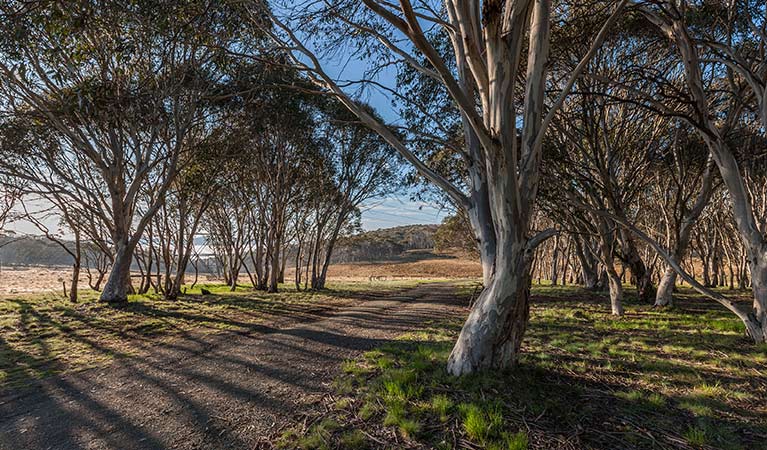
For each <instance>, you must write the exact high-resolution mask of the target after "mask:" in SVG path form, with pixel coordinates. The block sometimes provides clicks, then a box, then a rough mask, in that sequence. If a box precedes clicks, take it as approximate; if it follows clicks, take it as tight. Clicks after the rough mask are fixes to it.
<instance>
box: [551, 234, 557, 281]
mask: <svg viewBox="0 0 767 450" xmlns="http://www.w3.org/2000/svg"><path fill="white" fill-rule="evenodd" d="M558 277H559V236H557V237H555V238H554V251H553V253H552V255H551V274H550V275H549V280H551V285H552V286H556V285H557V284H558V281H559V280H558Z"/></svg>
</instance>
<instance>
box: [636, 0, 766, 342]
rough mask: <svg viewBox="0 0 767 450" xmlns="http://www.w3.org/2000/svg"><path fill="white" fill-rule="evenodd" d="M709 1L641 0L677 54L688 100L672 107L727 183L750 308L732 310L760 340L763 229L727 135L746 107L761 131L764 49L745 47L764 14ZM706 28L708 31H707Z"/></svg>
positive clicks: (757, 33) (758, 36) (757, 34)
mask: <svg viewBox="0 0 767 450" xmlns="http://www.w3.org/2000/svg"><path fill="white" fill-rule="evenodd" d="M710 6H714V5H699V4H698V3H697V2H695V3H690V2H687V1H681V2H671V1H661V2H654V3H650V4H645V5H642V8H641V11H642V13H643V15H644V17H645V18H646V19H647V20H648V21H649V22H650V23H651V24H653V25H654V26H655V27H657V30H658V31H659V32H660V33H661V35H662V36H664V37H665V38H667V39H668V40H669V41H670V42H671V43H673V44H674V49H675V51H677V52H678V55H679V58H678V65H679V68H680V71H682V72H683V73H684V77H685V83H686V89H687V95H689V98H690V100H691V101H690V102H689V106H688V108H687V110H686V111H684V112H683V113H679V112H677V111H675V112H674V113H675V114H678V115H680V116H681V117H682V118H683V119H684V120H685V121H687V122H688V123H689V124H690V125H691V126H692V127H694V128H695V129H696V131H697V132H698V134H699V135H700V137H701V139H702V140H703V141H704V142H705V143H706V146H707V147H708V150H709V152H710V154H711V157H712V159H713V160H714V162H715V163H716V166H717V167H718V169H719V173H720V175H721V177H722V181H723V183H724V185H725V186H726V188H727V192H728V194H729V198H730V202H731V205H732V209H733V216H734V218H735V222H736V224H737V227H738V231H739V234H740V237H741V240H742V242H743V246H744V248H745V250H746V253H747V255H748V261H749V269H750V272H751V283H752V291H753V295H754V301H753V307H752V308H751V310H750V311H742V310H739V309H733V312H734V313H735V314H737V315H738V317H739V318H740V319H741V320H742V321H743V323H744V324H745V326H746V329H747V332H748V334H749V336H750V337H751V338H752V339H754V341H756V342H764V341H765V340H767V239H766V238H765V234H766V232H767V230H766V229H765V222H764V220H762V219H761V218H760V217H759V216H758V215H757V212H756V211H755V209H754V203H753V201H752V198H751V196H750V195H749V192H748V190H747V188H746V182H745V180H744V176H743V173H742V171H741V167H740V164H739V162H738V158H737V155H736V153H735V151H734V150H733V148H732V146H731V144H730V142H729V141H728V135H729V134H730V133H731V132H732V131H733V129H735V128H736V125H739V124H740V123H741V121H742V120H743V119H744V117H743V116H744V108H746V107H748V108H749V109H750V110H752V111H754V112H755V113H756V116H757V117H758V118H759V120H760V121H761V122H762V123H761V124H760V125H759V127H758V128H760V132H762V133H763V132H764V125H765V124H767V114H766V113H767V110H765V108H764V105H765V102H764V101H763V98H764V95H763V94H764V92H765V91H764V88H763V86H764V85H765V83H764V81H765V78H764V77H765V72H764V70H763V67H764V64H763V63H762V61H763V59H760V58H761V55H762V54H763V52H760V51H758V50H754V51H751V50H750V49H752V48H757V49H758V48H759V46H758V45H757V47H753V46H752V45H751V44H752V43H753V42H754V41H756V42H765V40H764V23H765V16H764V10H763V5H762V6H756V7H754V3H752V2H745V3H741V2H733V3H732V4H731V7H730V8H727V7H724V6H723V7H721V8H717V7H710ZM701 12H705V13H704V14H700V13H701ZM753 14H759V15H760V17H755V16H753ZM711 28H714V31H715V32H716V33H715V34H714V33H711V32H709V31H708V30H709V29H711ZM743 29H746V30H748V31H747V32H742V33H741V34H739V35H737V37H736V35H735V34H734V33H735V32H736V31H738V30H740V31H742V30H743ZM741 38H743V39H741ZM741 44H742V47H740V45H741ZM762 47H763V46H762ZM709 50H713V51H709ZM741 50H742V51H741ZM744 52H748V54H749V55H751V57H750V59H746V60H745V61H744V64H737V63H736V62H735V59H737V57H738V55H743V54H744ZM648 102H652V103H653V104H654V105H655V106H656V107H657V108H659V109H666V110H668V105H664V104H659V103H658V102H657V101H656V102H654V101H653V99H648ZM746 117H747V115H746Z"/></svg>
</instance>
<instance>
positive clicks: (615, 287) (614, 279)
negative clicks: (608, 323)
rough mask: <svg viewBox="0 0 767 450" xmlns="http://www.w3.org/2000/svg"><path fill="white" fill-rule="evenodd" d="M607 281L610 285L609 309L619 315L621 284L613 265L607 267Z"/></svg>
mask: <svg viewBox="0 0 767 450" xmlns="http://www.w3.org/2000/svg"><path fill="white" fill-rule="evenodd" d="M607 281H608V284H609V285H610V310H611V312H612V314H613V315H615V316H619V317H620V316H622V315H623V284H621V278H620V276H619V275H618V272H616V271H615V268H614V267H612V268H609V269H607Z"/></svg>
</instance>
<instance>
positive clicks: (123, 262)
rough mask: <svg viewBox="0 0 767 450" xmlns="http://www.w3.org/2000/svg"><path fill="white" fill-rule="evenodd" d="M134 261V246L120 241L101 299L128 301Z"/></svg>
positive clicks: (103, 300) (105, 300)
mask: <svg viewBox="0 0 767 450" xmlns="http://www.w3.org/2000/svg"><path fill="white" fill-rule="evenodd" d="M132 261H133V248H132V247H130V246H129V245H128V243H127V242H125V241H124V240H123V241H118V243H117V252H116V253H115V259H114V263H113V264H112V270H111V272H109V278H107V282H106V284H104V290H103V291H101V296H100V297H99V301H101V302H107V303H127V302H128V292H129V291H130V284H131V280H130V267H131V262H132Z"/></svg>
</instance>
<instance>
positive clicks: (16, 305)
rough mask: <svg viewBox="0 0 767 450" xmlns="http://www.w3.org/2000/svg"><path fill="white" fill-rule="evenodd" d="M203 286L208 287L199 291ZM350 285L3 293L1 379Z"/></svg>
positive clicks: (309, 304) (308, 303)
mask: <svg viewBox="0 0 767 450" xmlns="http://www.w3.org/2000/svg"><path fill="white" fill-rule="evenodd" d="M363 286H364V285H363ZM403 286H404V284H403ZM203 288H204V289H207V290H208V291H210V292H211V295H200V290H201V289H203ZM354 292H357V293H359V292H361V291H360V289H359V288H358V287H356V286H355V287H354V288H352V285H350V284H348V283H347V284H336V285H331V290H330V291H328V292H323V293H313V292H296V291H295V289H294V288H293V289H291V287H290V286H284V287H283V291H282V292H280V293H278V294H266V293H262V292H256V291H253V290H251V289H248V288H244V287H242V288H238V289H237V291H236V292H229V288H228V286H224V285H216V284H203V285H198V286H196V288H195V289H187V294H186V295H183V296H182V297H181V298H179V300H177V301H165V300H163V299H162V298H161V296H159V295H155V294H148V295H132V296H130V298H129V302H128V304H127V305H124V306H119V307H115V306H111V305H105V304H101V303H99V302H98V301H97V293H95V292H84V293H83V294H82V295H81V299H80V301H79V302H78V303H76V304H72V303H70V302H68V301H67V300H66V299H64V298H62V297H60V296H56V295H52V294H43V295H27V296H23V297H22V296H9V297H6V298H4V299H2V300H0V387H2V386H4V387H20V386H23V385H26V384H29V383H30V382H31V381H33V380H37V379H41V378H44V377H46V376H49V375H51V374H55V373H65V372H71V371H76V370H82V369H86V368H90V367H99V366H103V365H105V364H108V363H109V362H110V361H111V360H113V359H114V358H117V357H125V356H131V355H138V354H142V353H143V352H145V351H147V350H148V349H149V348H151V347H153V346H155V345H157V344H158V343H162V342H166V341H168V340H172V339H176V338H178V337H181V336H185V335H188V334H189V333H210V332H220V331H235V332H242V331H247V330H249V329H252V328H253V327H255V326H257V325H258V324H259V323H262V322H264V319H265V318H266V317H269V318H270V319H275V320H276V319H279V318H280V317H286V318H295V317H301V315H306V314H312V313H314V312H319V311H320V310H323V309H326V308H331V307H333V306H334V305H341V304H344V303H346V302H350V301H351V300H350V296H351V295H352V294H353V293H354Z"/></svg>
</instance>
